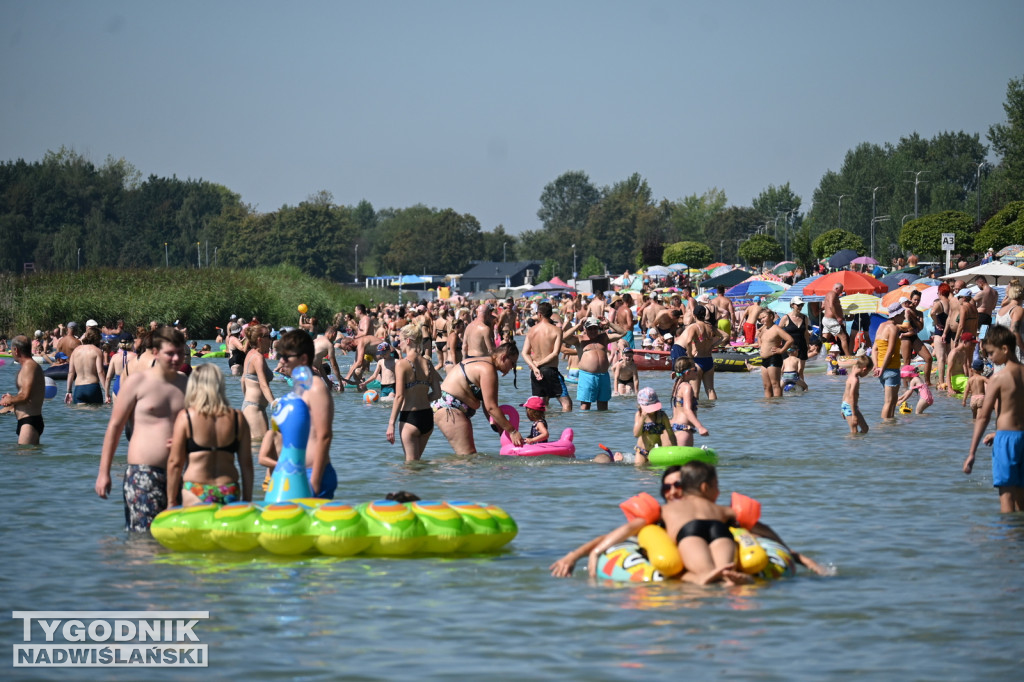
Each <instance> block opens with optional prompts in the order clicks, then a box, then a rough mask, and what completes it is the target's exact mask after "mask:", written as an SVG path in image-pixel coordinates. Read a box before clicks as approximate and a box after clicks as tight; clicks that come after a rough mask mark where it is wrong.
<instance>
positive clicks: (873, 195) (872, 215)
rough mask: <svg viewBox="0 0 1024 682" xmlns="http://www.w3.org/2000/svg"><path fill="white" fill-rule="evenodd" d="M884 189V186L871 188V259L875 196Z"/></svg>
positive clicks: (873, 246) (873, 254)
mask: <svg viewBox="0 0 1024 682" xmlns="http://www.w3.org/2000/svg"><path fill="white" fill-rule="evenodd" d="M880 189H885V185H879V186H878V187H872V188H871V257H872V258H874V257H875V195H876V194H878V190H880Z"/></svg>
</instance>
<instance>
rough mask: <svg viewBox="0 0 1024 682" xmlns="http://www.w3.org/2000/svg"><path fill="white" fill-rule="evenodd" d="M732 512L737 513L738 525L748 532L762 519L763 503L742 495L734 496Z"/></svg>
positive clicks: (734, 494) (735, 494)
mask: <svg viewBox="0 0 1024 682" xmlns="http://www.w3.org/2000/svg"><path fill="white" fill-rule="evenodd" d="M732 510H733V511H734V512H736V523H738V524H739V525H740V527H741V528H746V529H747V530H750V529H751V528H753V527H754V524H756V523H757V520H758V519H760V518H761V503H760V502H758V501H757V500H755V499H754V498H752V497H747V496H746V495H741V494H740V493H735V492H734V493H733V494H732Z"/></svg>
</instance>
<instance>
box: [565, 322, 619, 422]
mask: <svg viewBox="0 0 1024 682" xmlns="http://www.w3.org/2000/svg"><path fill="white" fill-rule="evenodd" d="M607 326H609V325H608V322H607V321H602V320H600V319H598V318H596V317H588V318H586V319H585V320H584V321H583V331H584V337H583V339H581V340H579V341H575V342H574V344H575V345H576V346H578V347H579V366H580V378H579V383H578V385H577V387H576V398H577V400H579V401H580V409H581V410H589V409H590V406H591V404H592V403H597V409H598V411H601V410H607V409H608V401H609V400H611V397H612V380H611V376H610V375H609V374H608V367H609V366H610V365H611V360H610V359H609V357H608V344H609V343H611V342H612V341H614V340H616V339H619V338H621V337H622V333H621V332H620V331H619V330H618V329H615V327H614V326H612V329H613V332H612V333H608V332H606V331H605V328H606V327H607ZM578 328H579V325H578V324H577V325H574V326H573V327H570V328H569V329H567V330H566V332H565V334H566V335H570V334H573V333H574V332H575V331H576V330H577V329H578Z"/></svg>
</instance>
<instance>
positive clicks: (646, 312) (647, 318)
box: [640, 294, 665, 329]
mask: <svg viewBox="0 0 1024 682" xmlns="http://www.w3.org/2000/svg"><path fill="white" fill-rule="evenodd" d="M663 310H665V306H663V305H662V304H661V301H660V300H659V299H658V295H657V294H651V299H650V302H649V303H648V304H647V305H646V306H645V307H644V308H643V312H642V313H641V314H640V328H641V329H650V328H651V327H653V326H655V324H654V320H655V319H657V317H658V315H660V314H661V311H663Z"/></svg>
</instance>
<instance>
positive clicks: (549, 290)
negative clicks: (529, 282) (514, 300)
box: [522, 277, 575, 296]
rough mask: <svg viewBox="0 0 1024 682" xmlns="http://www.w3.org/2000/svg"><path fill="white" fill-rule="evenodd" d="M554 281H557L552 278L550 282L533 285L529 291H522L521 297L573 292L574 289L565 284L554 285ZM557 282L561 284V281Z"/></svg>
mask: <svg viewBox="0 0 1024 682" xmlns="http://www.w3.org/2000/svg"><path fill="white" fill-rule="evenodd" d="M556 279H557V278H556V277H552V278H551V280H549V281H547V282H541V283H540V284H535V285H534V286H532V287H530V288H529V289H527V290H526V291H524V292H523V294H522V295H523V296H533V295H534V294H554V293H559V294H560V293H568V292H571V291H575V289H573V288H572V287H571V286H569V285H568V284H566V283H565V282H562V283H561V284H556V283H555V280H556ZM559 281H560V282H561V280H559Z"/></svg>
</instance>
